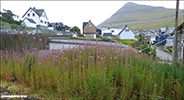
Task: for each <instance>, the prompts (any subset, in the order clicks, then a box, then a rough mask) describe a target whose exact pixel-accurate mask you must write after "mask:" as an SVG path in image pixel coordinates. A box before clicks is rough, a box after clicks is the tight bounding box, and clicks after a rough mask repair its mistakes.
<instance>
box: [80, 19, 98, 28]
mask: <svg viewBox="0 0 184 100" xmlns="http://www.w3.org/2000/svg"><path fill="white" fill-rule="evenodd" d="M89 22H91V20H89ZM89 22H83V26H82V29H84V27H85V26H86V25H87V24H88V23H89ZM91 24H93V23H92V22H91ZM93 26H95V25H94V24H93ZM95 28H96V26H95Z"/></svg>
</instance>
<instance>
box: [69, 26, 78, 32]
mask: <svg viewBox="0 0 184 100" xmlns="http://www.w3.org/2000/svg"><path fill="white" fill-rule="evenodd" d="M70 32H77V33H80V29H79V28H78V27H77V26H74V27H73V28H72V29H70Z"/></svg>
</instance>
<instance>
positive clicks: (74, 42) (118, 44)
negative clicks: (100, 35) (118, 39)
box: [49, 38, 129, 47]
mask: <svg viewBox="0 0 184 100" xmlns="http://www.w3.org/2000/svg"><path fill="white" fill-rule="evenodd" d="M49 42H50V43H68V44H72V43H73V44H76V43H77V44H79V43H89V40H82V39H64V38H63V39H56V38H55V39H51V38H50V39H49ZM90 42H91V44H96V43H98V44H101V43H103V44H114V45H115V44H116V45H117V46H121V47H129V45H125V44H120V43H115V42H108V41H107V42H105V41H90Z"/></svg>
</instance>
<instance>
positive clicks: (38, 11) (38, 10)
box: [33, 9, 44, 17]
mask: <svg viewBox="0 0 184 100" xmlns="http://www.w3.org/2000/svg"><path fill="white" fill-rule="evenodd" d="M33 10H34V11H35V13H37V14H38V16H39V17H40V16H41V15H42V13H43V12H44V9H33Z"/></svg>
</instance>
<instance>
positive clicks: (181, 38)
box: [172, 22, 184, 64]
mask: <svg viewBox="0 0 184 100" xmlns="http://www.w3.org/2000/svg"><path fill="white" fill-rule="evenodd" d="M173 33H174V32H173ZM173 33H172V34H173ZM177 42H178V43H177V60H178V61H181V60H182V59H183V58H184V54H183V53H184V52H183V51H184V50H183V49H184V22H183V23H182V24H181V25H180V26H179V27H178V38H177ZM172 51H173V52H172V54H173V56H174V48H173V50H172ZM183 64H184V61H183Z"/></svg>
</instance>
